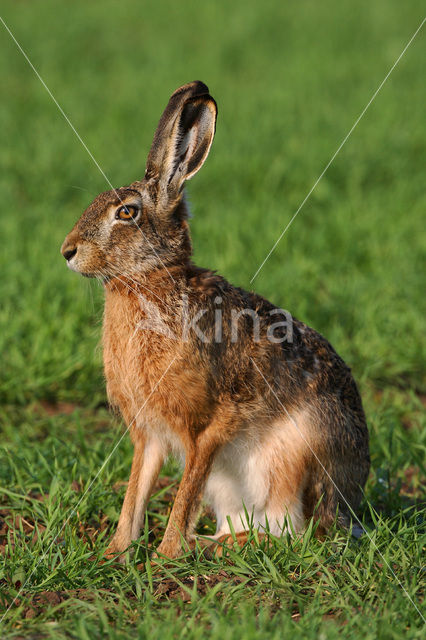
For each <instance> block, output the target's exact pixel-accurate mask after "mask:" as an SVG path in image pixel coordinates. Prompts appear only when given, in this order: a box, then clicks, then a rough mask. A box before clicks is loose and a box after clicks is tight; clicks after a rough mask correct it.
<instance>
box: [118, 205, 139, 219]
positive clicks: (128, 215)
mask: <svg viewBox="0 0 426 640" xmlns="http://www.w3.org/2000/svg"><path fill="white" fill-rule="evenodd" d="M138 212H139V210H138V208H137V207H134V206H131V205H123V206H122V207H120V208H119V209H117V211H116V212H115V217H116V219H117V220H131V219H132V218H136V216H137V215H138Z"/></svg>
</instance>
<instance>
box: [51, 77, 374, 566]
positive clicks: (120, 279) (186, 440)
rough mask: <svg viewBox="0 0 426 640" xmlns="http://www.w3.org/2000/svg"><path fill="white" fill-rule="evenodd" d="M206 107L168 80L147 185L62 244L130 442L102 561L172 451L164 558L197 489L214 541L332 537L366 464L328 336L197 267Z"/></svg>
mask: <svg viewBox="0 0 426 640" xmlns="http://www.w3.org/2000/svg"><path fill="white" fill-rule="evenodd" d="M216 114H217V108H216V103H215V101H214V100H213V98H212V97H211V96H210V95H209V90H208V88H207V87H206V85H205V84H203V83H202V82H191V83H189V84H187V85H185V86H183V87H181V88H179V89H177V91H175V92H174V93H173V95H172V96H171V98H170V101H169V103H168V105H167V107H166V109H165V111H164V113H163V115H162V117H161V119H160V122H159V125H158V128H157V131H156V133H155V136H154V141H153V143H152V147H151V150H150V152H149V155H148V160H147V165H146V171H145V175H144V178H143V179H142V180H140V181H137V182H133V183H132V184H131V185H130V186H128V187H121V188H119V189H116V190H111V191H107V192H105V193H102V194H101V195H99V196H98V197H97V198H96V199H95V200H94V201H93V203H92V204H91V205H90V206H89V207H88V209H86V211H85V212H84V213H83V215H82V216H81V218H80V220H79V221H78V222H77V224H76V225H75V227H74V228H73V230H72V231H71V232H70V233H69V234H68V236H67V237H66V239H65V241H64V243H63V246H62V254H63V255H64V257H65V258H66V260H67V263H68V266H69V267H70V268H71V269H72V270H73V271H76V272H78V273H81V274H83V275H85V276H88V277H99V278H101V279H102V282H103V285H104V288H105V314H104V326H103V354H104V367H105V377H106V382H107V393H108V398H109V400H110V402H111V404H112V405H113V406H116V407H118V408H119V410H120V412H121V414H122V416H123V418H124V420H125V422H126V424H127V425H128V427H129V429H130V434H131V438H132V441H133V443H134V457H133V463H132V468H131V473H130V479H129V484H128V487H127V492H126V496H125V499H124V503H123V508H122V511H121V515H120V519H119V523H118V528H117V531H116V533H115V535H114V537H113V539H112V541H111V543H110V546H109V550H108V551H109V553H110V554H122V552H124V551H125V550H126V549H127V548H128V547H129V545H130V544H131V542H132V540H135V539H137V538H138V536H139V535H140V530H141V526H142V524H143V521H144V514H145V509H146V506H147V503H148V499H149V497H150V493H151V491H152V489H153V486H154V484H155V482H156V479H157V477H158V474H159V472H160V470H161V467H162V465H163V462H164V460H165V458H166V457H167V456H168V455H169V454H170V453H174V454H175V455H176V456H177V457H178V458H180V459H181V460H182V462H183V464H184V470H183V476H182V480H181V483H180V486H179V489H178V492H177V495H176V499H175V502H174V505H173V509H172V511H171V514H170V518H169V522H168V525H167V528H166V531H165V534H164V537H163V540H162V542H161V544H160V546H159V547H158V553H159V554H163V555H165V556H167V557H171V558H174V557H177V556H179V555H180V554H181V553H182V550H183V549H185V548H186V547H190V548H191V547H192V546H193V544H194V528H195V524H196V518H197V515H198V512H199V509H200V504H201V500H202V498H203V496H204V499H205V500H206V501H207V502H208V503H209V504H210V505H211V506H212V508H213V509H214V511H215V513H216V518H217V532H216V534H215V536H212V540H217V541H219V542H223V541H226V540H227V538H228V537H229V536H230V533H231V531H232V529H234V531H235V532H236V534H237V537H238V540H240V541H243V540H244V536H245V535H246V534H245V533H244V532H246V531H247V530H248V529H250V527H255V528H257V529H258V531H260V533H262V532H265V531H269V532H271V533H272V534H274V535H279V534H280V533H282V532H283V531H285V530H290V531H293V532H294V531H295V532H298V531H301V530H302V529H303V527H304V524H305V522H306V520H307V519H308V518H311V517H312V516H313V517H314V518H315V519H316V520H319V522H318V530H321V531H326V530H327V528H328V527H329V526H330V525H331V524H332V522H333V521H334V519H335V518H336V514H338V517H339V520H340V521H341V522H342V524H344V525H349V523H350V518H351V514H352V513H353V510H354V509H356V508H357V507H358V506H359V503H360V499H361V495H362V489H363V486H364V483H365V481H366V478H367V474H368V471H369V464H370V461H369V449H368V431H367V426H366V421H365V416H364V412H363V408H362V404H361V399H360V396H359V393H358V390H357V387H356V384H355V382H354V380H353V377H352V375H351V372H350V369H349V368H348V367H347V366H346V365H345V363H344V362H343V361H342V360H341V358H340V357H339V356H338V355H337V354H336V352H335V351H334V349H333V348H332V347H331V345H330V344H329V343H328V342H327V340H325V338H323V337H322V336H321V335H320V334H318V333H317V332H316V331H314V330H313V329H310V328H309V327H308V326H306V325H305V324H303V323H302V322H300V321H298V320H296V319H294V318H291V316H289V314H288V313H287V312H284V311H283V310H281V309H278V308H276V307H275V306H274V305H273V304H271V303H270V302H268V301H267V300H265V299H264V298H262V297H261V296H259V295H257V294H255V293H248V292H247V291H244V290H242V289H239V288H236V287H233V286H232V285H231V284H229V283H228V282H227V281H226V280H225V279H224V278H222V277H220V276H218V275H216V274H215V273H214V272H212V271H209V270H207V269H202V268H200V267H197V266H195V265H194V264H193V263H192V262H191V239H190V234H189V228H188V222H187V219H188V214H189V212H188V207H187V204H186V201H185V197H184V190H183V188H184V184H185V181H186V180H188V179H189V178H191V177H192V176H193V175H194V174H195V173H196V172H197V171H198V170H199V169H200V167H201V166H202V165H203V163H204V161H205V160H206V158H207V155H208V153H209V150H210V146H211V144H212V141H213V137H214V133H215V125H216ZM230 523H231V524H230ZM204 542H205V544H207V541H204ZM215 548H219V546H218V545H215Z"/></svg>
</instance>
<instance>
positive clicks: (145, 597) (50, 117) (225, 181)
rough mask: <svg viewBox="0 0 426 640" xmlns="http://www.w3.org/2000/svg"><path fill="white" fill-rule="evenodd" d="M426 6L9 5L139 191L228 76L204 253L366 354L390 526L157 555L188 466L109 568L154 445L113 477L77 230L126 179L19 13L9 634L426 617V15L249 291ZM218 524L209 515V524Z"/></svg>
mask: <svg viewBox="0 0 426 640" xmlns="http://www.w3.org/2000/svg"><path fill="white" fill-rule="evenodd" d="M18 9H19V10H18ZM422 11H423V6H422V3H420V2H415V1H412V2H410V3H398V2H396V0H392V2H385V1H384V0H378V1H377V2H375V3H371V2H367V1H366V0H361V1H360V2H357V3H352V2H349V1H346V0H345V1H344V2H337V0H326V2H323V3H316V2H313V1H309V0H303V1H302V2H299V3H279V2H277V1H272V0H265V1H264V2H263V3H262V8H261V7H260V5H259V3H256V2H247V1H245V2H243V1H242V0H236V1H235V2H233V3H232V5H231V4H229V3H226V2H225V1H224V0H221V1H220V2H215V3H204V4H203V5H201V4H200V3H197V2H195V1H194V0H188V2H186V3H185V4H182V3H173V2H170V1H169V0H167V1H166V2H164V3H162V4H161V5H159V4H158V3H157V4H154V3H150V4H148V3H144V5H143V6H142V5H141V3H139V2H137V1H136V0H132V1H130V0H125V1H124V2H121V3H116V2H113V0H106V1H103V2H100V0H95V1H93V2H91V3H84V2H83V1H82V0H76V1H75V2H73V3H72V5H71V4H69V5H65V4H58V3H54V2H53V1H51V0H43V1H40V2H37V3H34V2H28V1H23V0H22V1H21V2H20V3H19V4H17V3H16V2H12V1H11V0H4V1H3V3H2V16H3V18H4V20H5V21H6V23H7V24H8V25H9V27H10V28H11V29H12V31H13V32H14V34H15V36H16V38H17V39H18V40H19V42H20V43H21V44H22V46H23V48H24V49H25V51H26V52H27V54H28V55H29V57H30V59H31V60H32V62H33V63H34V65H35V66H36V67H37V69H38V70H39V72H40V73H41V75H42V77H43V79H44V80H45V81H46V83H47V85H48V86H49V87H50V89H51V90H52V92H53V94H54V95H55V96H56V98H57V99H58V101H59V103H60V104H61V106H62V107H63V108H64V110H65V112H66V113H67V114H68V115H69V117H70V119H71V121H72V122H73V124H74V125H75V126H76V128H77V130H78V131H79V133H80V135H81V136H82V138H83V139H84V141H85V143H86V144H87V145H88V147H89V149H90V150H91V151H92V152H93V154H94V155H95V157H96V159H97V160H98V162H99V163H100V165H101V167H102V168H103V170H104V171H105V173H106V175H107V176H108V178H109V179H110V180H111V182H112V183H113V184H114V185H116V186H119V185H122V184H128V183H129V182H130V181H131V180H133V179H136V178H138V177H140V176H141V174H142V173H143V170H144V161H145V157H146V153H147V150H148V147H149V143H150V140H151V137H152V134H153V131H154V128H155V125H156V122H157V120H158V117H159V114H160V111H161V109H162V107H163V105H164V104H165V102H166V100H167V98H168V95H169V94H170V93H171V91H172V90H173V89H174V88H176V87H177V86H179V85H180V84H182V83H183V82H186V81H188V80H192V79H195V78H199V79H202V80H204V81H206V82H207V83H208V84H209V86H210V88H211V91H212V93H213V95H214V96H215V97H216V99H217V100H218V103H219V120H218V130H217V136H216V140H215V143H214V146H213V150H212V153H211V157H210V158H209V160H208V161H207V163H206V166H205V168H204V169H203V171H202V172H201V173H200V175H198V176H197V177H196V178H195V179H194V181H193V182H191V183H190V186H189V196H190V200H191V201H192V203H193V212H194V214H195V217H194V219H193V220H192V232H193V239H194V245H195V258H196V260H197V261H198V262H199V263H200V264H202V265H204V266H209V267H212V268H216V269H217V270H218V271H219V272H221V273H222V274H224V275H225V276H226V277H228V278H229V279H230V280H231V281H232V282H234V283H235V284H238V285H240V286H244V287H246V288H251V287H255V288H256V290H257V291H259V292H260V293H262V294H264V295H266V296H267V297H269V298H270V299H272V300H273V301H274V302H275V303H276V304H278V305H281V306H283V307H285V308H287V309H289V310H290V311H291V312H292V313H293V314H294V315H295V316H296V317H300V318H301V319H303V320H305V321H306V322H308V323H309V324H311V325H312V326H314V327H315V328H316V329H318V330H319V331H321V332H322V333H324V334H325V335H326V336H327V338H328V339H329V340H330V341H331V342H332V344H333V345H334V346H335V347H336V349H337V351H338V352H339V353H340V354H341V355H342V356H343V357H344V358H345V360H346V361H347V362H348V363H349V364H350V365H351V366H352V368H353V371H354V374H355V377H356V379H357V380H358V382H359V385H360V389H361V392H362V395H363V399H364V404H365V409H366V413H367V418H368V422H369V427H370V434H371V454H372V472H371V475H370V478H369V481H368V484H367V488H366V495H365V501H364V504H363V507H362V511H361V514H360V515H361V518H362V519H363V521H364V523H365V527H366V529H367V531H368V534H369V536H368V537H367V536H364V537H362V538H361V539H360V540H358V541H357V540H355V539H351V538H349V537H348V536H347V535H345V534H344V533H342V532H341V531H338V530H335V531H333V532H331V533H330V536H329V537H328V538H327V539H326V540H325V541H318V540H316V539H315V538H314V537H313V536H312V535H311V532H308V533H307V534H306V535H305V536H304V538H302V539H295V540H287V539H283V540H272V541H271V542H270V544H269V546H268V545H265V544H264V543H262V542H261V543H260V544H256V543H255V542H254V543H253V545H249V546H247V547H246V548H244V549H242V550H241V551H240V552H239V553H237V552H231V553H230V555H229V556H228V557H227V558H224V559H221V560H217V559H216V560H208V559H205V558H202V557H201V556H199V555H198V556H197V555H196V556H195V557H190V558H187V559H186V561H176V562H170V563H168V564H167V565H165V566H155V565H151V564H150V562H149V556H150V553H151V547H152V545H153V544H154V546H155V545H156V544H158V540H159V539H160V538H161V534H162V532H163V531H164V524H165V521H166V519H167V514H168V512H169V508H170V501H171V498H172V495H173V491H174V490H175V487H176V479H177V478H178V470H177V468H176V466H175V465H174V463H173V462H170V463H168V466H167V468H166V469H164V471H163V479H162V482H161V486H159V487H157V489H156V493H155V495H154V496H153V498H152V501H151V503H150V507H149V518H148V520H147V526H146V530H145V532H144V535H143V536H142V537H141V539H140V540H139V541H138V542H137V543H135V545H134V546H135V556H134V557H133V558H131V559H130V560H129V564H128V565H127V566H126V567H125V568H117V567H116V566H114V565H112V564H110V563H104V564H100V562H99V560H100V558H101V556H102V552H103V550H104V548H105V546H106V543H107V540H108V538H109V537H110V535H111V532H112V531H113V528H114V525H115V523H116V521H117V517H118V513H119V509H120V506H121V501H122V496H123V492H124V485H123V483H124V481H125V480H126V478H127V475H128V472H129V468H130V461H131V447H130V444H129V441H128V439H127V438H124V439H123V440H122V441H121V442H120V444H119V446H118V449H117V450H116V451H115V453H114V454H113V455H112V457H111V459H110V460H109V462H108V463H107V464H106V466H105V467H104V468H103V470H102V472H101V474H99V475H97V474H98V472H99V469H100V468H101V466H102V464H103V462H104V460H105V459H106V457H107V456H108V454H109V453H110V452H111V451H112V450H113V447H114V446H115V444H116V443H117V442H118V440H119V438H120V436H121V433H122V432H123V427H122V425H121V424H120V422H119V421H118V420H117V419H114V418H112V417H111V416H110V415H109V413H108V411H107V409H106V408H105V402H106V398H105V390H104V382H103V379H102V367H101V354H100V351H99V348H98V343H99V335H100V325H101V319H102V291H101V289H100V288H99V287H98V286H97V285H96V284H95V283H92V282H87V281H84V280H82V279H81V278H77V277H76V276H74V275H73V274H71V273H70V272H69V271H67V270H66V268H65V266H64V264H63V259H62V258H61V256H60V254H59V247H60V245H61V242H62V240H63V238H64V237H65V235H66V233H67V232H68V231H69V229H70V228H71V226H72V225H73V224H74V222H75V220H76V218H77V217H78V216H79V214H80V212H81V211H82V210H83V209H84V208H85V207H86V206H87V204H88V203H89V202H90V201H91V200H92V198H93V197H94V196H95V195H96V194H97V193H98V192H100V191H103V190H105V189H106V188H108V185H107V184H106V183H105V179H104V177H103V176H102V175H101V174H100V173H99V172H98V170H97V169H96V167H95V165H94V164H93V162H92V161H91V159H90V158H89V156H88V155H87V153H86V152H85V151H84V149H83V148H82V146H81V145H80V144H79V142H78V140H77V139H76V138H75V136H74V134H73V132H72V131H71V129H70V128H69V127H68V125H67V124H66V122H65V121H64V119H63V118H62V116H61V115H60V114H59V112H58V110H57V108H56V107H55V105H54V104H53V102H52V101H51V99H50V98H49V96H48V95H47V93H46V91H45V90H44V88H43V87H42V85H41V84H40V82H39V81H38V80H37V78H36V77H35V76H34V74H33V72H32V70H31V69H30V67H29V66H28V64H27V63H26V61H25V60H24V58H23V57H22V55H21V54H20V52H19V51H18V49H17V48H16V45H15V44H14V43H13V41H12V40H11V39H10V37H9V36H8V34H7V33H6V31H5V30H4V29H3V27H1V25H0V30H1V29H3V30H1V45H0V46H1V51H2V55H1V56H0V72H1V76H0V77H1V78H2V100H1V102H0V118H1V122H2V144H1V146H0V163H1V171H0V197H1V202H2V212H1V228H2V238H3V242H2V247H1V254H0V261H1V263H0V264H1V273H2V278H1V280H0V298H1V300H2V306H1V309H0V348H1V353H2V367H1V370H0V402H1V408H0V418H1V433H2V437H1V445H2V446H1V449H0V487H1V496H0V551H1V555H2V563H1V565H0V611H3V612H4V611H6V609H7V613H6V615H5V616H4V618H3V619H2V623H1V625H0V626H2V629H1V636H2V637H4V638H9V637H10V638H13V637H15V638H24V637H25V638H29V637H31V638H45V637H46V638H82V639H86V638H90V639H92V638H97V637H99V638H101V637H102V638H114V639H115V638H127V637H139V638H145V637H148V636H149V637H150V638H152V639H154V638H162V639H163V640H167V639H168V638H175V637H180V636H182V637H186V638H189V639H192V638H194V639H195V638H204V637H206V636H207V637H211V638H220V639H221V640H222V639H227V638H235V637H244V638H247V639H250V638H254V637H265V638H282V637H286V635H289V634H292V637H306V638H310V637H312V638H327V640H328V639H329V638H335V637H336V638H337V637H339V638H340V637H343V638H354V637H362V638H364V639H368V638H400V637H402V636H405V637H410V638H420V637H421V636H422V633H423V632H424V627H423V623H422V620H421V617H420V616H419V614H418V612H417V611H416V608H415V606H413V604H412V603H411V602H410V600H409V598H411V599H412V601H413V602H414V604H415V605H416V606H417V607H418V608H419V609H422V607H423V589H424V581H422V563H424V556H423V557H422V551H423V547H424V525H423V519H422V518H423V517H424V509H423V508H422V505H421V499H422V496H423V495H424V484H422V483H423V478H424V459H425V457H424V454H425V432H426V429H425V417H424V406H425V398H426V384H425V375H424V374H425V368H424V362H425V352H424V344H425V343H424V339H423V336H424V331H425V321H424V317H425V313H424V312H425V308H424V276H423V271H422V267H423V269H424V256H425V250H426V236H425V234H424V230H423V226H424V223H423V225H422V213H423V212H424V209H425V195H424V169H423V168H424V165H425V159H426V157H425V156H426V153H425V152H426V144H425V135H424V134H425V130H424V104H425V102H426V91H425V85H424V82H423V74H422V70H423V62H424V51H423V46H424V38H425V34H424V31H422V32H421V33H420V34H419V35H418V37H417V38H416V39H415V41H414V42H413V43H412V45H411V46H410V48H409V49H408V51H407V53H406V54H405V56H404V57H403V58H402V60H401V61H400V63H399V64H398V66H397V67H396V69H395V70H394V72H393V73H392V75H391V77H390V78H389V79H388V81H387V82H386V84H385V85H384V87H383V89H382V90H381V92H380V93H379V95H378V96H377V98H376V100H375V101H374V102H373V104H372V105H371V107H370V108H369V110H368V111H367V113H366V115H365V116H364V117H363V119H362V120H361V121H360V123H359V125H358V126H357V128H356V129H355V131H354V132H353V134H352V136H351V137H350V138H349V140H348V142H347V143H346V145H345V146H344V147H343V149H342V150H341V152H340V153H339V155H338V156H337V158H336V159H335V161H334V162H333V164H332V166H331V167H330V169H329V170H328V171H327V173H326V175H325V176H324V178H323V179H322V180H321V182H320V183H319V184H318V186H317V187H316V189H315V190H314V192H313V193H312V195H311V197H310V199H309V200H308V202H307V203H306V204H305V206H304V207H303V209H302V210H301V212H300V214H299V215H298V217H297V219H296V220H295V221H294V224H293V225H292V226H291V228H290V229H289V231H288V233H286V235H285V236H284V238H283V239H282V240H281V242H280V243H279V245H278V247H277V248H276V250H275V251H274V252H273V254H272V255H271V257H270V259H269V260H268V261H267V263H266V264H265V266H264V267H263V269H262V270H261V272H260V274H259V276H258V277H257V278H256V279H255V281H254V283H253V284H252V285H251V284H250V279H251V278H252V276H253V275H254V273H255V272H256V270H257V268H258V266H259V265H260V263H261V262H262V261H263V259H264V258H265V257H266V255H267V253H268V252H269V250H270V248H271V247H272V245H273V244H274V242H275V241H276V239H277V238H278V236H279V234H280V233H281V231H282V230H283V229H284V228H285V226H286V224H287V223H288V221H289V220H290V218H291V216H292V215H293V214H294V212H295V211H296V210H297V208H298V206H299V205H300V203H301V202H302V201H303V199H304V198H305V196H306V194H307V193H308V191H309V189H310V188H311V186H312V185H313V184H314V182H315V180H316V179H317V177H318V176H319V175H320V173H321V171H322V170H323V168H324V166H325V165H326V164H327V162H328V161H329V159H330V157H331V156H332V154H333V153H334V151H335V150H336V149H337V147H338V146H339V144H340V142H341V141H342V139H343V138H344V136H345V135H346V133H347V132H348V131H349V129H350V127H351V126H352V124H353V123H354V121H355V120H356V118H357V117H358V115H359V114H360V112H361V111H362V109H363V108H364V106H365V105H366V104H367V102H368V100H369V99H370V97H371V96H372V94H373V92H374V91H375V89H376V88H377V87H378V85H379V83H380V82H381V81H382V80H383V78H384V76H385V75H386V73H387V72H388V70H389V69H390V67H391V66H392V64H393V63H394V61H395V60H396V58H397V57H398V55H399V54H400V52H401V51H402V49H403V48H404V46H405V44H406V43H407V42H408V40H409V38H410V37H411V35H412V34H413V33H414V31H415V30H416V28H417V27H418V26H419V24H420V22H421V20H422V19H423V13H422ZM86 490H88V491H87V493H86ZM64 525H65V526H64ZM212 526H213V525H212V522H211V520H210V517H209V514H208V513H205V514H204V515H203V517H202V519H201V523H200V531H201V532H209V531H211V530H212ZM379 552H380V553H379ZM389 566H390V567H391V569H392V572H393V573H392V572H391V571H390V569H389ZM22 586H23V587H24V588H23V591H22V593H21V587H22ZM18 593H19V596H18V598H17V599H15V598H16V596H17V594H18ZM408 596H409V597H408ZM9 607H10V608H9ZM1 615H3V614H2V613H0V616H1Z"/></svg>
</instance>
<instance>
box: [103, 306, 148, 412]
mask: <svg viewBox="0 0 426 640" xmlns="http://www.w3.org/2000/svg"><path fill="white" fill-rule="evenodd" d="M120 298H121V299H115V297H114V296H111V295H110V296H107V299H106V304H105V314H104V325H103V339H102V344H103V360H104V371H105V378H106V383H107V394H108V399H109V401H110V402H111V404H113V405H115V406H118V407H119V408H120V410H121V412H122V414H123V417H124V418H125V419H126V420H128V419H131V417H130V416H132V415H133V416H134V415H135V412H136V411H137V409H138V407H139V408H140V407H141V406H142V404H143V401H144V398H145V397H146V393H147V387H148V386H149V385H148V378H149V358H148V357H147V354H148V351H149V343H148V336H147V334H146V332H144V331H140V330H139V326H140V323H141V320H142V317H141V312H140V310H139V309H138V308H137V306H136V305H134V304H132V300H128V299H126V298H125V297H123V296H121V297H120Z"/></svg>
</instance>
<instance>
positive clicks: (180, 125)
mask: <svg viewBox="0 0 426 640" xmlns="http://www.w3.org/2000/svg"><path fill="white" fill-rule="evenodd" d="M216 115H217V107H216V103H215V101H214V100H213V98H212V97H211V96H210V95H209V94H208V89H207V87H206V85H204V84H203V83H201V82H195V83H191V84H189V85H185V86H184V87H181V88H180V89H178V90H177V91H175V93H174V94H173V95H172V97H171V98H170V101H169V104H168V105H167V107H166V110H165V111H164V113H163V116H162V117H161V120H160V122H159V125H158V128H157V131H156V133H155V136H154V141H153V143H152V147H151V150H150V153H149V156H148V161H147V167H146V172H145V178H146V179H147V180H149V181H152V182H153V183H155V184H156V186H157V190H158V192H159V196H160V194H161V196H162V197H167V198H173V197H175V196H176V195H177V194H178V193H179V191H180V190H181V189H182V186H183V184H184V182H185V180H189V178H192V176H193V175H194V174H195V173H197V171H198V170H199V169H200V168H201V166H202V165H203V163H204V161H205V159H206V158H207V155H208V153H209V150H210V147H211V144H212V142H213V137H214V132H215V126H216Z"/></svg>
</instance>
